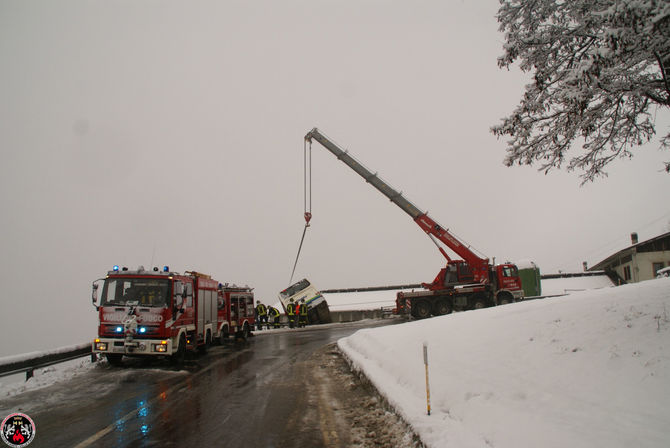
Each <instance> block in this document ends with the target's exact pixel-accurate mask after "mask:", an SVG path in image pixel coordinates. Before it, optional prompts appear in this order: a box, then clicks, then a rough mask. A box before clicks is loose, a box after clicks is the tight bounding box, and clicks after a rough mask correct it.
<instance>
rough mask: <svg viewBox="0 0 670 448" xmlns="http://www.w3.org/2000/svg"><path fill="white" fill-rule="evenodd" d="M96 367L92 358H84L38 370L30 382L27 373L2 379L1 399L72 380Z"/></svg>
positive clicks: (0, 387)
mask: <svg viewBox="0 0 670 448" xmlns="http://www.w3.org/2000/svg"><path fill="white" fill-rule="evenodd" d="M3 359H5V358H3ZM96 365H97V364H96V363H92V362H91V359H90V357H82V358H78V359H73V360H70V361H65V362H62V363H59V364H54V365H52V366H49V367H43V368H41V369H36V370H35V371H34V372H33V377H32V378H30V379H29V380H28V381H25V378H26V374H25V373H18V374H16V375H12V376H8V377H3V378H0V399H2V398H8V397H12V396H14V395H19V394H22V393H23V392H28V391H31V390H37V389H41V388H44V387H47V386H51V385H52V384H55V383H58V382H61V381H66V380H69V379H72V378H74V377H77V376H79V375H82V374H84V373H86V372H88V371H89V370H91V369H94V368H95V367H96Z"/></svg>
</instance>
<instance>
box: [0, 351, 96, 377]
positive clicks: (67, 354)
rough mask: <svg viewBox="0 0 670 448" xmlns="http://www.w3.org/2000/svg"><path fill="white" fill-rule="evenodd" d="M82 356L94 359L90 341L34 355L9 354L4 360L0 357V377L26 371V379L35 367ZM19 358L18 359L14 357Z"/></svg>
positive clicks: (42, 366) (38, 367)
mask: <svg viewBox="0 0 670 448" xmlns="http://www.w3.org/2000/svg"><path fill="white" fill-rule="evenodd" d="M84 356H91V361H95V359H94V357H95V354H93V353H92V352H91V343H90V342H87V343H85V344H79V345H74V346H72V347H65V348H62V349H57V350H53V351H50V352H42V353H36V354H35V356H26V357H17V356H9V357H7V358H5V360H3V359H1V358H0V377H3V376H9V375H16V374H17V373H22V372H25V373H26V381H28V380H29V379H30V378H32V377H33V373H34V372H35V370H36V369H41V368H44V367H48V366H50V365H53V364H58V363H61V362H65V361H71V360H73V359H77V358H83V357H84ZM16 358H19V359H16Z"/></svg>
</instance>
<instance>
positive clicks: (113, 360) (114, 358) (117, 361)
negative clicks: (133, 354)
mask: <svg viewBox="0 0 670 448" xmlns="http://www.w3.org/2000/svg"><path fill="white" fill-rule="evenodd" d="M105 357H106V358H107V362H108V363H110V364H111V365H113V366H120V365H121V364H123V363H122V362H121V358H123V355H119V354H112V353H107V354H106V355H105Z"/></svg>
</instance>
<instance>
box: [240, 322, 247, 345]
mask: <svg viewBox="0 0 670 448" xmlns="http://www.w3.org/2000/svg"><path fill="white" fill-rule="evenodd" d="M239 338H240V339H242V340H243V341H246V340H247V339H249V324H248V323H246V322H245V323H244V326H243V327H242V331H240V332H239Z"/></svg>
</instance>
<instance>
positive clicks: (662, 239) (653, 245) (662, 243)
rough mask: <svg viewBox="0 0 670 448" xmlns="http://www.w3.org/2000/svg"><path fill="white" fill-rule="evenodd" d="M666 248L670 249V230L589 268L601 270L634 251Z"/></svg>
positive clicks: (652, 250)
mask: <svg viewBox="0 0 670 448" xmlns="http://www.w3.org/2000/svg"><path fill="white" fill-rule="evenodd" d="M664 250H668V251H670V232H668V233H664V234H662V235H658V236H656V237H654V238H651V239H649V240H646V241H642V242H640V243H637V244H633V245H631V246H628V247H626V248H625V249H621V250H620V251H618V252H615V253H613V254H612V255H610V256H609V257H607V258H605V259H604V260H602V261H601V262H600V263H596V264H595V265H594V266H592V267H591V268H589V269H588V270H589V271H601V270H603V269H606V268H607V266H609V265H611V264H612V263H613V262H614V261H616V260H619V259H621V258H623V257H626V256H629V255H631V254H632V253H634V252H656V251H664Z"/></svg>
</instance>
